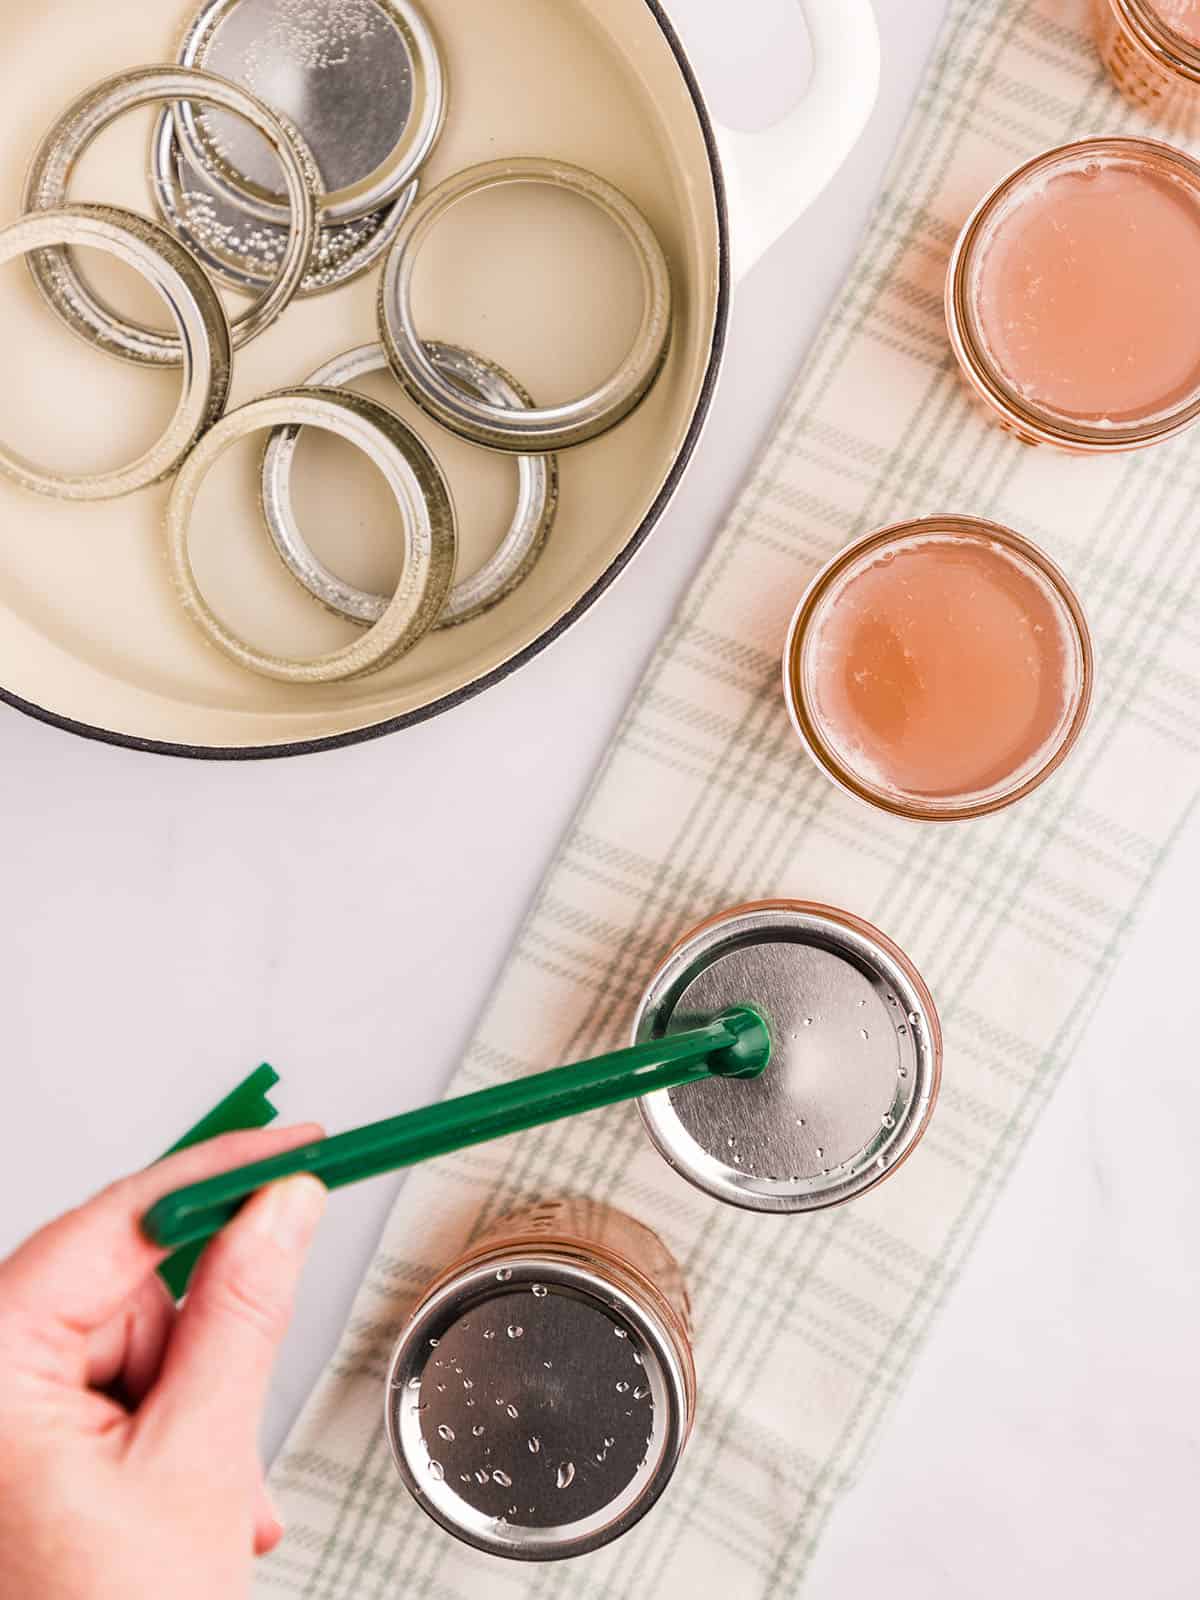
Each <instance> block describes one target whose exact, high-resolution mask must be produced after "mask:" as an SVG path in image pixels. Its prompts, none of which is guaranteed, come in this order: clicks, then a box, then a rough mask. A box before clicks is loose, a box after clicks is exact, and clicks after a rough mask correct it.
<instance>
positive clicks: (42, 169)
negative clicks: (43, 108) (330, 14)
mask: <svg viewBox="0 0 1200 1600" xmlns="http://www.w3.org/2000/svg"><path fill="white" fill-rule="evenodd" d="M184 96H187V97H189V98H190V99H192V100H197V101H200V102H201V103H202V104H204V105H213V106H219V107H220V108H221V109H222V110H224V111H231V112H233V113H235V114H236V115H237V116H240V117H243V118H244V119H245V120H246V121H247V122H248V123H249V124H250V126H251V127H253V128H254V129H256V130H257V132H258V133H260V134H261V135H262V137H263V138H264V139H266V141H267V142H268V144H269V145H270V146H271V148H272V149H273V150H274V151H275V153H276V155H277V156H278V157H279V161H280V164H281V166H282V168H283V177H284V184H285V187H286V189H287V197H288V205H289V206H290V208H291V224H292V225H291V233H290V235H289V238H288V244H287V249H286V250H285V252H284V255H283V259H282V261H281V262H280V265H279V274H278V276H277V277H276V279H275V281H274V283H273V284H272V285H271V287H270V288H269V289H268V290H267V291H266V292H265V293H264V294H263V295H262V297H261V298H260V299H258V300H256V301H255V303H254V304H253V305H252V306H251V307H250V309H249V310H248V311H246V312H244V313H243V314H242V315H241V316H240V317H238V318H237V319H236V320H235V321H234V322H233V323H232V335H233V347H234V349H235V350H240V349H241V347H242V346H243V345H244V344H248V343H249V341H250V340H251V339H254V338H257V336H258V335H259V334H260V333H263V332H264V331H265V330H266V329H267V328H269V327H270V326H271V324H272V323H273V322H275V321H276V320H277V319H278V318H279V317H280V316H281V315H282V314H283V312H284V310H285V309H286V307H287V306H288V304H289V302H290V301H291V300H292V298H293V296H294V295H295V293H296V291H297V290H298V289H299V287H300V285H301V283H302V282H303V281H304V276H305V274H306V273H307V271H308V268H309V263H310V261H311V259H312V254H313V248H314V245H315V243H316V238H317V206H318V197H319V195H320V193H321V175H320V173H319V171H318V170H317V165H316V162H315V161H314V160H313V158H312V155H311V154H310V153H309V150H308V147H307V145H305V143H304V141H303V139H301V137H300V135H299V134H298V133H297V132H296V130H295V129H294V128H293V127H292V126H291V124H290V123H289V122H287V121H286V120H285V119H283V118H281V117H277V116H276V115H275V113H274V112H273V111H271V110H269V109H268V108H267V107H266V106H265V105H264V104H263V103H262V101H261V100H258V99H256V98H255V97H254V95H252V94H250V93H249V92H248V91H247V90H245V89H242V88H239V86H238V85H237V84H235V83H229V82H227V80H226V79H224V78H218V77H216V76H214V74H212V73H211V72H196V71H193V70H191V69H189V68H186V67H174V66H170V67H139V68H138V69H136V70H135V71H133V72H122V73H118V74H117V75H116V76H115V77H112V78H106V79H104V81H103V82H102V83H98V84H96V85H95V87H94V88H91V89H89V90H87V92H86V93H85V94H82V95H80V97H79V99H78V100H76V101H75V102H74V104H72V105H70V106H68V108H67V110H66V111H65V112H64V113H63V114H62V116H61V117H60V118H59V119H58V121H57V122H56V123H55V124H54V126H53V127H52V128H51V129H50V131H49V133H48V134H47V135H46V137H45V138H44V139H43V140H42V143H41V145H40V147H39V149H38V152H37V154H36V155H35V156H34V158H33V163H32V165H31V166H30V169H29V176H28V177H27V178H26V180H25V210H26V211H49V210H57V209H58V208H60V207H61V206H63V205H64V204H65V202H66V196H67V189H68V186H69V184H70V181H71V176H72V173H73V172H74V170H75V167H76V164H77V163H78V161H79V158H80V157H81V155H82V154H83V152H84V150H85V149H86V148H87V146H88V145H89V144H90V143H91V142H92V140H93V139H94V138H95V137H96V135H97V134H98V133H100V132H102V131H103V129H105V128H107V127H108V125H109V123H110V122H115V121H116V119H117V118H118V117H120V116H123V115H124V113H125V112H127V111H132V110H133V109H134V108H135V107H138V106H150V105H159V104H161V103H162V102H164V101H171V102H174V101H176V100H179V99H181V98H183V97H184ZM29 265H30V270H31V271H32V273H33V277H34V281H35V282H36V284H37V286H38V288H39V289H40V290H41V292H42V294H43V295H44V296H45V297H46V300H47V301H48V303H49V304H50V306H51V307H52V308H53V309H54V310H55V311H56V312H57V313H58V315H59V316H60V317H62V319H63V321H64V322H66V323H67V324H68V326H69V327H71V328H72V329H73V330H74V331H75V332H76V333H78V334H80V335H81V336H82V337H83V338H85V339H88V340H90V341H91V342H92V343H93V344H97V345H100V346H101V347H102V348H103V349H105V350H108V351H110V352H111V353H112V354H113V355H117V356H122V357H123V358H124V359H125V360H127V361H136V362H140V363H142V364H143V365H146V366H158V367H177V366H179V364H180V363H181V362H182V361H183V360H184V347H183V345H182V344H181V342H180V339H179V337H178V335H176V334H171V333H160V332H159V331H158V330H157V329H154V328H147V327H145V326H143V325H142V324H141V323H139V322H134V321H131V320H129V319H126V318H125V317H122V316H120V315H119V314H118V313H117V312H116V311H115V310H113V308H112V307H111V306H109V305H106V304H105V302H104V301H103V300H102V299H101V298H100V297H99V296H98V295H96V294H95V293H93V291H92V290H91V289H89V288H88V286H87V284H86V283H85V282H84V280H83V278H82V277H81V276H80V273H79V271H78V269H77V268H76V266H75V263H74V261H73V260H72V258H71V256H70V253H69V252H68V251H67V250H66V249H65V248H63V247H61V246H56V247H54V248H53V249H51V250H40V251H38V252H37V253H36V254H35V255H33V256H31V257H30V260H29Z"/></svg>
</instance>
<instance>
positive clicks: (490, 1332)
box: [483, 1328, 496, 1339]
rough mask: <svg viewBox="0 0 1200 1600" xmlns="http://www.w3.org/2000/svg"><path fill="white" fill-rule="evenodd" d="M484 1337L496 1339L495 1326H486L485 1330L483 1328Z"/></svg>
mask: <svg viewBox="0 0 1200 1600" xmlns="http://www.w3.org/2000/svg"><path fill="white" fill-rule="evenodd" d="M483 1337H484V1338H485V1339H494V1338H495V1337H496V1330H495V1328H485V1329H484V1330H483Z"/></svg>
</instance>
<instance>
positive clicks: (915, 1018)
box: [908, 1011, 921, 1028]
mask: <svg viewBox="0 0 1200 1600" xmlns="http://www.w3.org/2000/svg"><path fill="white" fill-rule="evenodd" d="M908 1020H909V1021H910V1022H911V1023H912V1025H913V1027H914V1028H919V1027H920V1026H921V1013H920V1012H919V1011H910V1012H909V1013H908Z"/></svg>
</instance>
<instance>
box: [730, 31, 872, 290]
mask: <svg viewBox="0 0 1200 1600" xmlns="http://www.w3.org/2000/svg"><path fill="white" fill-rule="evenodd" d="M802 9H803V11H804V16H805V21H806V22H807V24H808V31H809V35H810V38H811V41H812V52H813V72H812V78H811V81H810V83H809V86H808V90H807V92H806V93H805V96H804V99H803V100H802V101H801V102H800V104H799V105H798V106H797V107H796V108H795V110H793V111H789V112H788V114H787V115H786V116H785V117H784V118H783V119H782V120H781V121H780V122H777V123H775V124H774V126H772V127H770V128H764V129H763V130H762V131H761V132H757V133H745V132H737V131H735V130H734V129H731V128H719V129H718V130H717V146H718V149H719V150H720V153H721V159H722V165H723V167H724V170H725V178H726V182H727V184H728V186H729V191H730V207H731V212H732V232H733V276H734V279H735V281H736V280H738V279H741V278H744V277H745V276H746V274H747V273H748V272H749V271H750V269H751V267H753V266H754V265H755V263H756V262H758V261H759V260H761V259H762V257H763V256H764V255H765V254H766V252H767V251H768V250H769V249H770V247H771V246H772V245H773V244H774V243H775V241H776V240H777V239H778V238H780V237H781V236H782V235H783V234H784V233H785V232H786V231H787V230H788V228H790V227H791V226H792V224H793V223H794V222H796V221H797V220H798V219H799V218H800V216H801V214H802V213H803V212H804V211H806V210H807V209H808V207H809V206H810V205H811V204H812V202H813V201H814V200H815V199H816V198H817V196H818V195H819V194H820V193H821V191H822V189H824V187H825V185H826V184H827V183H828V182H829V180H830V179H831V178H832V177H833V175H834V173H835V172H836V171H837V170H838V168H839V167H840V166H841V165H842V162H843V161H845V159H846V157H847V156H848V155H849V154H850V151H851V150H852V149H853V148H854V146H855V144H856V143H857V141H858V137H859V135H860V134H861V133H862V130H863V128H864V126H865V124H866V121H867V118H868V116H869V115H870V114H871V109H872V107H873V106H874V104H875V96H876V93H877V91H878V88H879V31H878V28H877V26H876V22H875V13H874V12H873V10H872V9H871V3H870V0H802Z"/></svg>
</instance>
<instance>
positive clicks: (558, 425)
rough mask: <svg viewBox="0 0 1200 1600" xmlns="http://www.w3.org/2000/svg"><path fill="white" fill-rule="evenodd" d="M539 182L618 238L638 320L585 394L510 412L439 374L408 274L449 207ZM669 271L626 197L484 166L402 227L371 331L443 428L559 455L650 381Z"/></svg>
mask: <svg viewBox="0 0 1200 1600" xmlns="http://www.w3.org/2000/svg"><path fill="white" fill-rule="evenodd" d="M524 183H533V184H548V185H549V186H550V187H551V188H557V189H563V190H566V191H567V192H568V193H570V194H575V195H578V196H579V197H580V198H581V199H584V200H587V201H590V202H591V204H592V205H594V206H597V207H598V208H599V209H600V210H601V211H602V212H603V213H604V214H605V215H606V216H607V217H608V218H609V219H610V220H611V221H612V222H614V223H615V224H616V226H617V227H618V228H619V229H620V230H621V232H622V233H623V234H624V235H625V237H626V239H627V240H628V241H629V244H630V247H631V248H632V250H633V252H634V255H635V257H636V258H637V262H638V265H639V268H640V270H641V279H642V301H643V304H642V319H641V323H640V326H639V327H638V331H637V333H636V335H635V337H634V341H633V344H632V346H631V348H630V350H629V351H628V353H627V354H626V356H625V358H624V360H623V361H622V362H621V365H620V366H619V367H618V368H617V370H616V372H614V373H613V374H612V376H611V377H609V378H607V379H606V380H605V381H604V382H603V383H601V384H600V385H599V386H598V387H597V388H595V389H593V390H592V391H591V392H590V393H588V394H585V395H581V396H580V397H579V398H578V399H576V400H570V401H567V402H565V403H564V404H562V405H556V406H530V407H528V408H526V409H522V410H514V409H513V408H512V407H511V406H506V405H497V404H496V403H495V402H494V401H491V400H481V399H478V398H476V397H475V396H473V395H471V394H470V393H469V392H468V391H466V390H465V389H463V388H461V387H460V386H459V385H458V384H457V383H456V382H455V381H454V379H453V378H451V377H448V376H447V375H446V374H445V373H443V372H440V371H439V370H438V368H437V367H436V366H435V365H434V363H433V361H432V359H431V358H430V355H429V351H428V347H427V345H426V343H425V341H424V340H423V339H422V338H421V335H420V333H419V332H418V330H417V325H416V317H415V314H414V311H413V274H414V271H415V268H416V263H417V259H418V257H419V256H420V253H421V250H422V247H423V246H424V244H425V241H426V240H427V239H428V237H429V235H430V233H431V232H432V231H433V229H434V228H435V227H436V226H437V224H438V223H439V222H440V221H441V219H442V218H443V217H444V216H445V215H446V213H447V212H448V211H450V210H452V209H453V208H454V207H455V206H457V205H460V204H461V203H462V202H463V201H464V200H468V199H470V198H471V197H472V196H473V195H477V194H482V193H484V192H485V191H486V190H488V189H495V188H502V187H507V186H509V185H512V184H524ZM672 304H673V302H672V290H671V269H670V266H669V265H668V262H667V258H666V256H665V254H664V253H663V248H662V245H661V244H660V243H659V240H658V236H657V235H656V234H655V232H654V229H653V228H652V227H651V226H650V224H649V222H647V220H646V218H645V217H644V216H643V215H642V213H641V212H640V211H639V210H638V208H637V207H636V206H635V205H634V203H633V201H632V200H630V199H629V198H628V196H627V195H624V194H622V193H621V191H620V190H619V189H617V188H616V187H614V185H613V184H611V183H609V182H607V181H606V180H605V179H604V178H601V177H599V176H597V174H596V173H594V172H589V171H588V170H587V169H586V168H584V167H576V166H572V165H570V164H569V163H567V162H565V161H551V160H546V159H544V158H543V157H540V156H514V157H511V158H509V159H507V160H502V161H488V162H484V163H483V164H482V165H481V166H477V167H468V168H467V170H466V171H465V172H459V173H456V174H455V175H454V176H453V177H451V178H447V179H446V180H445V182H443V183H441V184H439V185H438V187H437V188H436V189H434V190H432V191H431V193H429V194H427V195H425V196H424V197H423V199H421V200H420V201H418V203H417V204H416V205H415V206H414V207H413V209H412V210H411V211H410V212H409V214H408V216H407V217H405V219H404V221H403V222H402V223H401V225H400V228H399V230H398V231H397V233H396V237H395V239H394V240H393V241H392V245H391V248H390V250H389V251H388V254H387V258H386V260H385V262H384V268H383V276H382V278H381V280H380V285H379V302H378V313H379V332H380V338H381V339H382V340H383V344H384V348H385V349H386V350H387V353H388V360H389V361H390V363H391V366H392V370H393V371H394V373H395V374H396V377H397V378H398V379H399V381H400V383H401V384H402V385H403V386H404V388H405V390H406V391H407V393H408V395H409V397H410V398H411V399H412V400H414V401H415V402H416V404H417V405H419V406H420V407H421V409H422V410H423V411H425V412H427V413H428V414H429V415H430V416H431V417H433V418H434V419H435V420H436V421H438V422H440V423H441V424H442V426H443V427H444V428H449V430H450V432H451V433H456V434H458V435H459V437H460V438H463V439H469V440H471V441H472V443H474V444H480V445H483V446H485V447H486V448H487V449H489V450H510V451H515V452H516V453H518V454H522V453H535V452H538V451H547V450H567V449H570V448H571V446H573V445H577V444H585V443H586V442H587V441H588V440H589V439H595V438H597V437H598V436H599V435H600V434H602V433H605V432H607V430H608V429H609V428H613V427H615V426H616V425H617V423H618V422H621V421H623V420H624V418H625V417H627V416H628V415H629V414H630V412H632V411H633V410H634V409H635V408H636V407H637V406H638V405H640V404H641V402H642V400H643V399H645V397H646V395H647V394H648V393H649V392H650V389H651V388H652V387H653V385H654V383H655V382H656V381H657V378H658V375H659V373H660V372H661V371H662V366H663V363H664V361H665V360H666V358H667V350H668V347H669V345H670V342H671V326H672V316H673V310H672Z"/></svg>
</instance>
